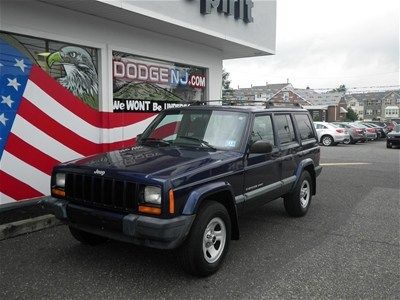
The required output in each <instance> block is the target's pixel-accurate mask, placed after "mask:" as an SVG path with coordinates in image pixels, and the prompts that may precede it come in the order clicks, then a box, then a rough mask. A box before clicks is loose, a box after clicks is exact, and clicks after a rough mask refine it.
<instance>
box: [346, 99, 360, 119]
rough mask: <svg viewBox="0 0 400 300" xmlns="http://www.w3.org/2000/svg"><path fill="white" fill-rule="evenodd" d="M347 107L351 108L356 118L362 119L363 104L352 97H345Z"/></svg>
mask: <svg viewBox="0 0 400 300" xmlns="http://www.w3.org/2000/svg"><path fill="white" fill-rule="evenodd" d="M345 97H346V102H347V107H351V109H352V110H354V112H355V113H356V114H357V115H358V118H359V119H361V120H363V119H364V103H363V102H361V101H359V100H358V99H357V98H355V97H353V96H352V95H346V96H345Z"/></svg>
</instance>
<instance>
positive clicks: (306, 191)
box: [300, 180, 310, 208]
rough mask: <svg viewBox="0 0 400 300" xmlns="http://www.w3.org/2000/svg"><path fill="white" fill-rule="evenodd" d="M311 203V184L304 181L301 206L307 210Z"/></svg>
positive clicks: (301, 190)
mask: <svg viewBox="0 0 400 300" xmlns="http://www.w3.org/2000/svg"><path fill="white" fill-rule="evenodd" d="M309 201H310V184H309V183H308V181H307V180H304V181H303V183H302V184H301V188H300V205H301V207H303V208H306V207H307V205H308V202H309Z"/></svg>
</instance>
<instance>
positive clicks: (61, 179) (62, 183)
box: [56, 173, 65, 188]
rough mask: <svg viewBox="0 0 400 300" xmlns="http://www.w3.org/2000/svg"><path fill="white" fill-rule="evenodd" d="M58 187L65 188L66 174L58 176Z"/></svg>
mask: <svg viewBox="0 0 400 300" xmlns="http://www.w3.org/2000/svg"><path fill="white" fill-rule="evenodd" d="M56 186H57V187H60V188H64V187H65V173H57V174H56Z"/></svg>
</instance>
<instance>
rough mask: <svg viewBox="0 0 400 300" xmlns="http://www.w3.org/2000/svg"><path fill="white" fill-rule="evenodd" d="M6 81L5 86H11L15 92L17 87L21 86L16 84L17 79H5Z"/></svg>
mask: <svg viewBox="0 0 400 300" xmlns="http://www.w3.org/2000/svg"><path fill="white" fill-rule="evenodd" d="M7 80H8V83H7V86H12V87H13V88H14V89H15V90H16V91H18V87H19V86H20V85H21V84H20V83H18V81H17V78H14V79H10V78H7Z"/></svg>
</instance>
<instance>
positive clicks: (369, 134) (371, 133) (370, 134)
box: [349, 122, 378, 141]
mask: <svg viewBox="0 0 400 300" xmlns="http://www.w3.org/2000/svg"><path fill="white" fill-rule="evenodd" d="M349 125H350V126H354V127H356V128H361V129H364V133H365V138H366V139H367V140H368V141H373V140H376V139H377V138H378V134H377V133H376V130H375V128H369V127H367V126H365V125H363V124H361V123H356V122H354V123H349Z"/></svg>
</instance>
